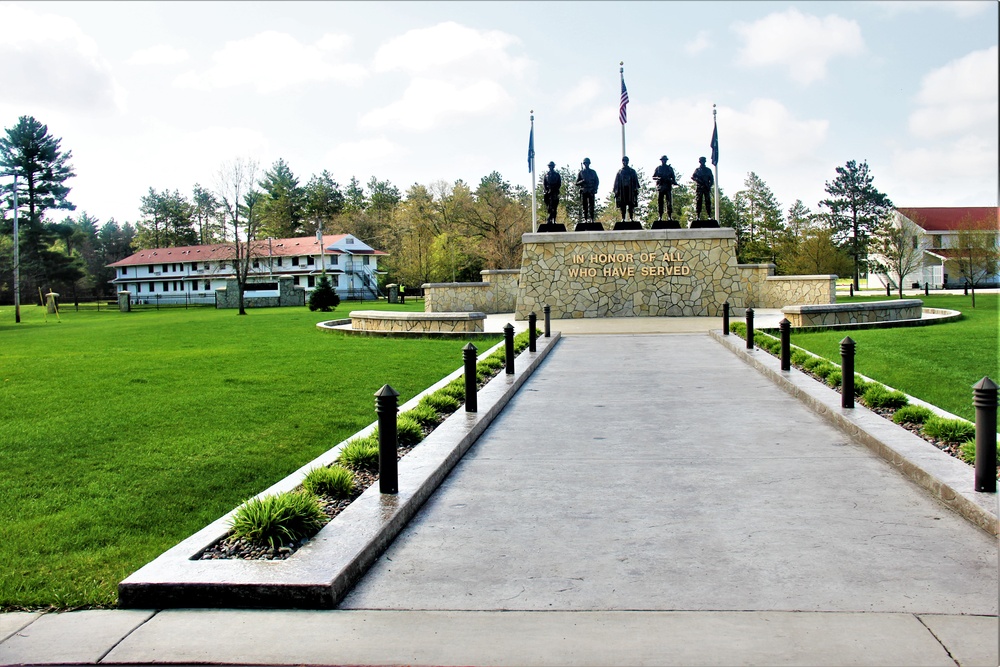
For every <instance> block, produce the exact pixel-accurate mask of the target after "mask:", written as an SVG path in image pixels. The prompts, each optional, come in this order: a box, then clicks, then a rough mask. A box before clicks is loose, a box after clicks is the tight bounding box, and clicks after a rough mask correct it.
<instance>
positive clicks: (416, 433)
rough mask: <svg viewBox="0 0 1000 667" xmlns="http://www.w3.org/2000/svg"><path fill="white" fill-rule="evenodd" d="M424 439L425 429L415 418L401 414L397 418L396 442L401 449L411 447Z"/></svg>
mask: <svg viewBox="0 0 1000 667" xmlns="http://www.w3.org/2000/svg"><path fill="white" fill-rule="evenodd" d="M423 439H424V429H423V428H421V426H420V422H418V421H417V420H416V419H414V418H413V417H410V416H408V415H406V414H405V413H404V414H401V415H397V416H396V440H397V441H398V442H399V446H400V447H410V446H412V445H415V444H417V443H418V442H420V441H421V440H423Z"/></svg>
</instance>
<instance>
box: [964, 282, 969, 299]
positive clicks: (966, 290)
mask: <svg viewBox="0 0 1000 667" xmlns="http://www.w3.org/2000/svg"><path fill="white" fill-rule="evenodd" d="M964 296H969V283H965V294H964Z"/></svg>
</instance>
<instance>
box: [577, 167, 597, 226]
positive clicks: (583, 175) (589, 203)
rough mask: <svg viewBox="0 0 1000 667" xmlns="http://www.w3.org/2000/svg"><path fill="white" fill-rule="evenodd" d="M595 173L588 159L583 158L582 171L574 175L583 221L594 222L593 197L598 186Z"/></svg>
mask: <svg viewBox="0 0 1000 667" xmlns="http://www.w3.org/2000/svg"><path fill="white" fill-rule="evenodd" d="M600 182H601V181H600V179H598V178H597V172H596V171H594V170H593V169H591V168H590V158H589V157H585V158H583V169H581V170H580V173H578V174H577V175H576V185H577V187H579V188H580V198H581V199H582V201H583V219H584V220H585V221H588V220H589V221H590V222H593V221H594V196H595V195H596V194H597V188H598V185H599V184H600Z"/></svg>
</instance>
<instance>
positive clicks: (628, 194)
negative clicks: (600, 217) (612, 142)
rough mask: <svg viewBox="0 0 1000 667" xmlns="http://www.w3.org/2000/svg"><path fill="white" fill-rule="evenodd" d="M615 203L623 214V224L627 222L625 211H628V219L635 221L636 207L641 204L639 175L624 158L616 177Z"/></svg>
mask: <svg viewBox="0 0 1000 667" xmlns="http://www.w3.org/2000/svg"><path fill="white" fill-rule="evenodd" d="M614 193H615V203H616V204H617V206H618V210H619V211H621V213H622V222H624V221H625V211H626V209H628V219H629V220H635V207H636V206H637V205H638V203H639V175H638V174H636V173H635V169H633V168H632V167H630V166H628V158H627V157H623V158H622V168H621V169H619V170H618V174H617V175H616V176H615V185H614Z"/></svg>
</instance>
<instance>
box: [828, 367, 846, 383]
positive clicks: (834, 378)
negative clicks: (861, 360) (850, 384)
mask: <svg viewBox="0 0 1000 667" xmlns="http://www.w3.org/2000/svg"><path fill="white" fill-rule="evenodd" d="M843 381H844V374H843V372H842V371H841V370H840V369H839V368H835V369H834V370H832V371H830V374H829V375H827V376H826V383H827V384H828V385H830V386H831V387H839V386H840V383H841V382H843Z"/></svg>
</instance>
